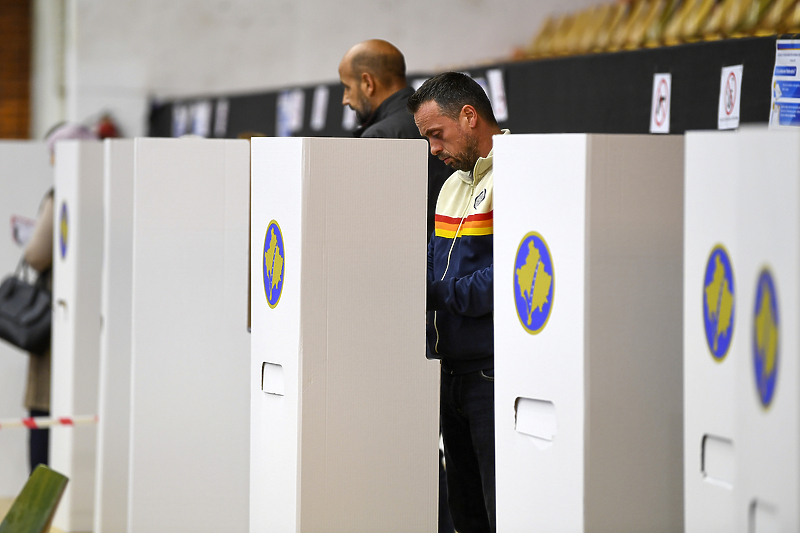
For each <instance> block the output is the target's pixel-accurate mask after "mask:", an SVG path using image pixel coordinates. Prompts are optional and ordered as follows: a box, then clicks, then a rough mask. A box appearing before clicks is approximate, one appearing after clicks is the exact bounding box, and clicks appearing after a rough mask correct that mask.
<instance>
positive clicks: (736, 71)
mask: <svg viewBox="0 0 800 533" xmlns="http://www.w3.org/2000/svg"><path fill="white" fill-rule="evenodd" d="M743 72H744V66H743V65H736V66H733V67H724V68H723V69H722V76H721V77H720V87H719V112H718V114H717V127H718V128H719V129H721V130H732V129H736V128H738V127H739V108H740V107H741V104H742V73H743Z"/></svg>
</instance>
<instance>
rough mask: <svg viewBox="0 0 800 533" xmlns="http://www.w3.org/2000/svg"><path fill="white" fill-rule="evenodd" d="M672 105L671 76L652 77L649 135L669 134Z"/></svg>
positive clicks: (659, 75)
mask: <svg viewBox="0 0 800 533" xmlns="http://www.w3.org/2000/svg"><path fill="white" fill-rule="evenodd" d="M671 103H672V74H655V75H654V76H653V103H652V105H651V106H650V133H669V115H670V104H671Z"/></svg>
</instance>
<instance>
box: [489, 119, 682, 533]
mask: <svg viewBox="0 0 800 533" xmlns="http://www.w3.org/2000/svg"><path fill="white" fill-rule="evenodd" d="M494 150H495V161H494V165H495V181H496V184H497V185H496V190H495V226H494V232H495V233H494V236H495V239H494V250H495V252H494V254H495V257H494V261H495V416H496V418H495V439H496V445H497V449H496V455H497V459H496V468H497V529H498V531H571V532H576V531H650V530H658V531H680V530H681V527H682V520H681V517H682V502H681V488H682V476H681V472H680V470H681V448H682V438H681V396H680V386H681V378H682V374H681V361H680V357H679V355H678V354H679V353H680V347H681V335H680V313H681V305H680V286H681V284H680V265H681V264H682V263H681V244H682V218H681V216H680V210H681V205H682V180H681V170H682V165H681V161H682V157H681V155H682V151H683V145H682V140H681V138H676V137H653V136H610V135H511V136H502V137H495V148H494ZM531 231H536V232H538V233H540V234H541V235H542V236H543V237H544V239H545V240H546V242H547V244H548V247H549V250H550V254H551V257H552V261H553V265H554V266H553V269H554V283H555V291H554V297H553V298H554V299H553V302H552V306H553V307H552V311H551V314H550V318H549V321H548V322H547V324H546V326H545V327H544V328H543V329H542V330H541V331H540V332H539V333H538V334H536V335H531V334H529V333H528V332H527V331H526V330H525V329H523V327H522V326H521V324H520V319H519V318H518V316H517V312H516V308H515V304H514V290H515V289H514V278H513V276H514V260H515V256H516V254H517V249H518V247H519V245H520V242H521V240H522V239H523V237H524V236H525V235H526V234H527V233H528V232H531ZM524 399H528V400H534V401H535V402H538V403H534V405H538V407H539V409H538V411H539V412H538V415H537V417H536V422H537V423H538V428H536V427H535V426H534V428H535V429H534V431H537V432H539V433H541V434H552V435H553V437H552V441H551V442H549V443H548V442H544V441H543V439H541V438H539V439H537V438H533V437H532V436H531V435H530V434H526V432H525V431H520V428H519V427H515V406H516V415H517V417H519V416H520V414H521V413H522V414H523V416H525V413H524V409H525V408H524V406H525V404H528V405H530V403H529V402H528V401H527V400H524ZM546 402H552V404H553V405H552V408H550V407H548V406H547V403H546ZM520 406H523V409H522V410H521V409H520ZM553 412H554V413H555V424H553V423H552V417H553ZM518 420H519V418H518ZM553 426H555V431H553ZM522 429H525V428H522ZM545 436H547V435H545ZM545 440H546V439H545ZM633 510H635V512H634V511H633Z"/></svg>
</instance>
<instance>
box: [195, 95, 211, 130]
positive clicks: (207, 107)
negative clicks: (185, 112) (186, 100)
mask: <svg viewBox="0 0 800 533" xmlns="http://www.w3.org/2000/svg"><path fill="white" fill-rule="evenodd" d="M191 120H192V129H191V132H190V133H193V134H194V135H198V136H200V137H208V135H209V133H211V101H209V100H203V101H200V102H196V103H195V104H194V105H193V106H192V116H191Z"/></svg>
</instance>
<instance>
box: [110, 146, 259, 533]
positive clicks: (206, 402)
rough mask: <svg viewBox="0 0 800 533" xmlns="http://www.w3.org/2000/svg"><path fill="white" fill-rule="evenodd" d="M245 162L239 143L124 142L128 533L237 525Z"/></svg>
mask: <svg viewBox="0 0 800 533" xmlns="http://www.w3.org/2000/svg"><path fill="white" fill-rule="evenodd" d="M249 162H250V157H249V145H248V143H247V141H243V140H205V139H136V140H135V162H134V179H133V256H132V257H133V270H132V276H133V279H132V300H131V301H132V308H131V321H132V322H131V323H132V326H131V343H132V344H131V377H132V378H131V385H130V387H131V395H130V409H131V412H130V416H131V422H130V451H129V453H130V460H129V461H130V463H129V464H130V467H129V471H128V476H129V482H128V483H129V494H128V502H127V506H128V529H127V530H128V531H129V532H131V533H144V532H147V533H154V532H174V531H209V532H210V531H246V530H247V527H248V526H247V523H248V487H249V469H248V458H249V442H250V441H249V430H250V416H249V394H248V391H247V383H248V374H249V372H248V367H249V353H250V345H249V335H248V332H247V226H248V222H247V215H248V184H249ZM112 208H113V206H112Z"/></svg>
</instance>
